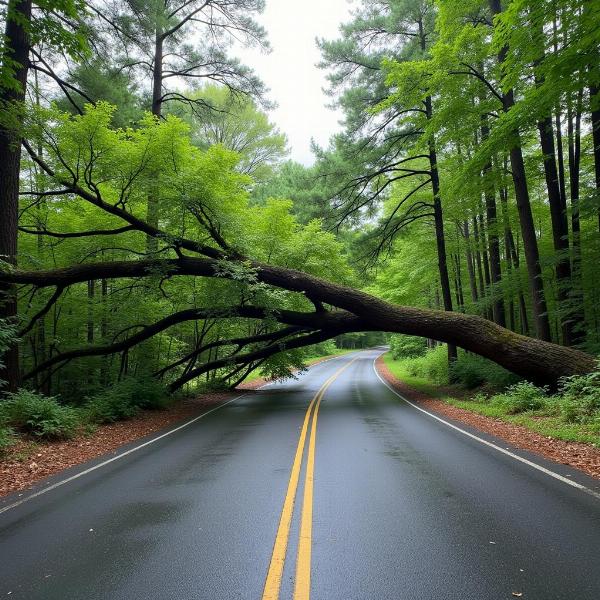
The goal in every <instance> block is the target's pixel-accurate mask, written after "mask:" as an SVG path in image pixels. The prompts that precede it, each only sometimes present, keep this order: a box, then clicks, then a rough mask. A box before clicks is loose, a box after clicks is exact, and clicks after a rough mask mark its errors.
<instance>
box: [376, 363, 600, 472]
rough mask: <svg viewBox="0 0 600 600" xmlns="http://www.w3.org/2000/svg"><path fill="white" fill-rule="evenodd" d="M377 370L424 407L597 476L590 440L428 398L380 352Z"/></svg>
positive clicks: (597, 456)
mask: <svg viewBox="0 0 600 600" xmlns="http://www.w3.org/2000/svg"><path fill="white" fill-rule="evenodd" d="M376 365H377V370H378V371H379V374H380V375H381V376H382V377H383V378H384V379H385V380H386V381H387V382H388V383H389V384H390V385H391V386H392V387H393V388H394V389H396V390H397V391H398V392H399V393H400V394H402V395H403V396H406V398H408V399H409V400H411V401H412V402H415V403H416V404H419V406H422V407H423V408H424V409H427V410H429V411H431V412H436V413H439V414H441V415H445V416H447V417H449V418H451V419H454V420H455V421H461V422H463V423H466V424H467V425H470V426H471V427H475V428H476V429H479V430H481V431H484V432H486V433H489V434H491V435H495V436H496V437H499V438H500V439H503V440H506V441H507V442H509V443H511V444H512V445H513V446H515V447H517V448H522V449H523V450H528V451H529V452H533V453H534V454H538V455H539V456H543V457H544V458H547V459H549V460H553V461H555V462H557V463H561V464H563V465H569V466H570V467H573V468H575V469H579V470H580V471H583V472H584V473H585V474H586V475H589V476H590V477H594V478H596V479H600V449H598V448H596V447H594V446H591V445H590V444H582V443H579V442H564V441H562V440H557V439H554V438H549V437H546V436H543V435H540V434H539V433H535V432H534V431H531V430H529V429H527V428H526V427H523V426H521V425H514V424H512V423H506V422H505V421H501V420H500V419H494V418H491V417H486V416H484V415H478V414H475V413H472V412H470V411H468V410H464V409H462V408H457V407H456V406H451V405H450V404H446V403H445V402H444V401H443V400H438V399H434V398H431V397H430V396H428V395H427V394H424V393H423V392H419V391H417V390H415V389H413V388H411V387H410V386H408V385H406V384H405V383H403V382H402V381H400V380H399V379H398V378H397V377H396V376H395V375H393V374H392V372H391V371H390V370H389V369H388V368H387V365H386V364H385V362H384V361H383V358H382V357H381V356H380V357H379V358H378V359H377V362H376Z"/></svg>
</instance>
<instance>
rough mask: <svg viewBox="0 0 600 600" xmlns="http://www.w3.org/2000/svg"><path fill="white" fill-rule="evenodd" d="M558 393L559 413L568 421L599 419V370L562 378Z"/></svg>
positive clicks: (578, 421)
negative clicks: (559, 396) (559, 395)
mask: <svg viewBox="0 0 600 600" xmlns="http://www.w3.org/2000/svg"><path fill="white" fill-rule="evenodd" d="M560 394H561V398H560V400H559V405H558V406H559V410H560V414H561V416H562V418H563V419H564V420H565V421H567V422H568V423H576V422H577V423H588V422H592V421H596V420H600V370H596V371H594V372H592V373H588V374H586V375H574V376H572V377H565V378H563V379H562V380H561V385H560Z"/></svg>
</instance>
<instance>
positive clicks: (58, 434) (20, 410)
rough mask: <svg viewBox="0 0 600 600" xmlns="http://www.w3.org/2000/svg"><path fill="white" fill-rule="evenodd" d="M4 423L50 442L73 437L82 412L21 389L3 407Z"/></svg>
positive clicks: (0, 411)
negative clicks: (50, 440)
mask: <svg viewBox="0 0 600 600" xmlns="http://www.w3.org/2000/svg"><path fill="white" fill-rule="evenodd" d="M0 414H1V416H2V419H1V420H2V422H3V423H5V424H6V425H8V426H9V427H14V428H15V429H18V430H19V431H22V432H24V433H30V434H33V435H36V436H38V437H41V438H46V439H61V438H70V437H72V436H73V435H75V433H76V432H77V429H78V428H79V426H80V425H81V415H80V413H79V412H78V411H77V410H76V409H74V408H71V407H68V406H63V405H61V404H60V403H59V402H58V401H57V399H56V398H52V397H49V396H44V395H42V394H38V393H37V392H33V391H31V390H26V389H21V390H19V391H18V392H15V393H14V394H9V395H8V399H7V400H5V401H4V402H2V404H1V405H0Z"/></svg>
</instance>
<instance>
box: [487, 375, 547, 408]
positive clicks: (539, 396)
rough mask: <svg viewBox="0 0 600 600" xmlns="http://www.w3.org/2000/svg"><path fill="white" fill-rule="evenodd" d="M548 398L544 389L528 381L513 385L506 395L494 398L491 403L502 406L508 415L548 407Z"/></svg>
mask: <svg viewBox="0 0 600 600" xmlns="http://www.w3.org/2000/svg"><path fill="white" fill-rule="evenodd" d="M547 400H548V396H547V394H546V390H545V389H544V388H539V387H537V386H535V385H533V384H532V383H529V382H528V381H521V382H520V383H516V384H515V385H511V386H510V387H509V388H508V389H507V390H506V391H505V392H504V393H502V394H498V395H496V396H492V397H491V398H490V403H491V404H495V405H497V406H501V407H502V408H503V409H504V410H505V411H506V413H507V414H509V415H515V414H517V413H522V412H526V411H529V410H539V409H540V408H544V407H545V406H546V403H547Z"/></svg>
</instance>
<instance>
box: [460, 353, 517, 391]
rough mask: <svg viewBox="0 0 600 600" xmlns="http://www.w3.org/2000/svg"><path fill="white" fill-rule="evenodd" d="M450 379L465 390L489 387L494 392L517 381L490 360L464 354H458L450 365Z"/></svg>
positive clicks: (514, 376)
mask: <svg viewBox="0 0 600 600" xmlns="http://www.w3.org/2000/svg"><path fill="white" fill-rule="evenodd" d="M450 378H451V381H453V382H455V383H461V384H462V385H464V386H465V387H466V388H467V389H474V388H477V387H480V386H486V387H488V386H489V387H490V388H492V389H495V390H502V389H504V388H506V387H508V386H510V385H511V384H514V383H516V382H517V381H518V379H519V378H518V377H517V376H516V375H514V374H513V373H511V372H510V371H507V370H506V369H503V368H502V367H500V366H499V365H497V364H496V363H494V362H492V361H491V360H488V359H486V358H483V357H481V356H477V355H476V354H470V353H466V352H459V354H458V358H457V359H456V360H455V361H454V362H453V363H452V364H451V365H450Z"/></svg>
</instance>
